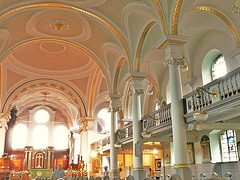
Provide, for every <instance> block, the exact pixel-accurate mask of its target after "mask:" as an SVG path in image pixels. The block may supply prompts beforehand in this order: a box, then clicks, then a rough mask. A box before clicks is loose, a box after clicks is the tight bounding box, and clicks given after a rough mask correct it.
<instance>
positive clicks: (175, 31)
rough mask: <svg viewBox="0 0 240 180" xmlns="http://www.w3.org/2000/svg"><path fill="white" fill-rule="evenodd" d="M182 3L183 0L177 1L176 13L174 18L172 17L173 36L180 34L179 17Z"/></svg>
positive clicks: (174, 12)
mask: <svg viewBox="0 0 240 180" xmlns="http://www.w3.org/2000/svg"><path fill="white" fill-rule="evenodd" d="M182 2H183V0H177V2H176V4H175V8H174V11H173V16H172V34H173V35H177V34H178V17H179V14H180V9H181V5H182Z"/></svg>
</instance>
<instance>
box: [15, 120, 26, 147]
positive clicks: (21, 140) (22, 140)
mask: <svg viewBox="0 0 240 180" xmlns="http://www.w3.org/2000/svg"><path fill="white" fill-rule="evenodd" d="M26 145H27V127H26V126H25V125H23V124H18V125H16V126H15V127H14V128H13V135H12V148H13V149H15V148H24V147H25V146H26Z"/></svg>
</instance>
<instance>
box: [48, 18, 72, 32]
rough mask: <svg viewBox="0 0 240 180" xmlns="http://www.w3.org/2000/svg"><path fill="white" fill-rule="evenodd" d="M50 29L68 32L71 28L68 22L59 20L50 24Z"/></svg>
mask: <svg viewBox="0 0 240 180" xmlns="http://www.w3.org/2000/svg"><path fill="white" fill-rule="evenodd" d="M50 27H51V28H53V29H55V30H58V31H60V30H67V29H68V28H69V24H68V23H67V22H66V21H63V20H59V19H57V20H54V21H52V22H51V23H50Z"/></svg>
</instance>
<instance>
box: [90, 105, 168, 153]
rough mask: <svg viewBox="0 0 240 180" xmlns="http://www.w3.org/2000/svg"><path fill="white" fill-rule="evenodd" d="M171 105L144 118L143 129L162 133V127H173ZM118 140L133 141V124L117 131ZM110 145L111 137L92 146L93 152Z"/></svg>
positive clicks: (122, 141) (121, 141)
mask: <svg viewBox="0 0 240 180" xmlns="http://www.w3.org/2000/svg"><path fill="white" fill-rule="evenodd" d="M171 123H172V120H171V104H168V105H166V106H164V107H162V108H160V109H158V110H156V111H154V112H153V113H151V114H149V115H145V116H144V117H143V118H142V129H143V131H145V130H146V129H148V130H149V131H153V132H154V131H161V130H162V129H161V128H162V127H166V125H171ZM117 133H118V134H117V140H118V141H119V142H120V143H127V142H130V141H132V136H133V127H132V123H130V124H127V125H125V126H124V128H122V129H119V130H118V131H117ZM109 145H110V137H106V138H105V139H103V140H100V141H98V142H95V143H93V144H92V147H91V149H92V150H101V149H104V148H106V147H109Z"/></svg>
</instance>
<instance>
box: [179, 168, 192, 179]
mask: <svg viewBox="0 0 240 180" xmlns="http://www.w3.org/2000/svg"><path fill="white" fill-rule="evenodd" d="M176 174H178V175H179V176H180V177H181V178H182V179H183V180H192V169H191V168H177V169H176Z"/></svg>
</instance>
